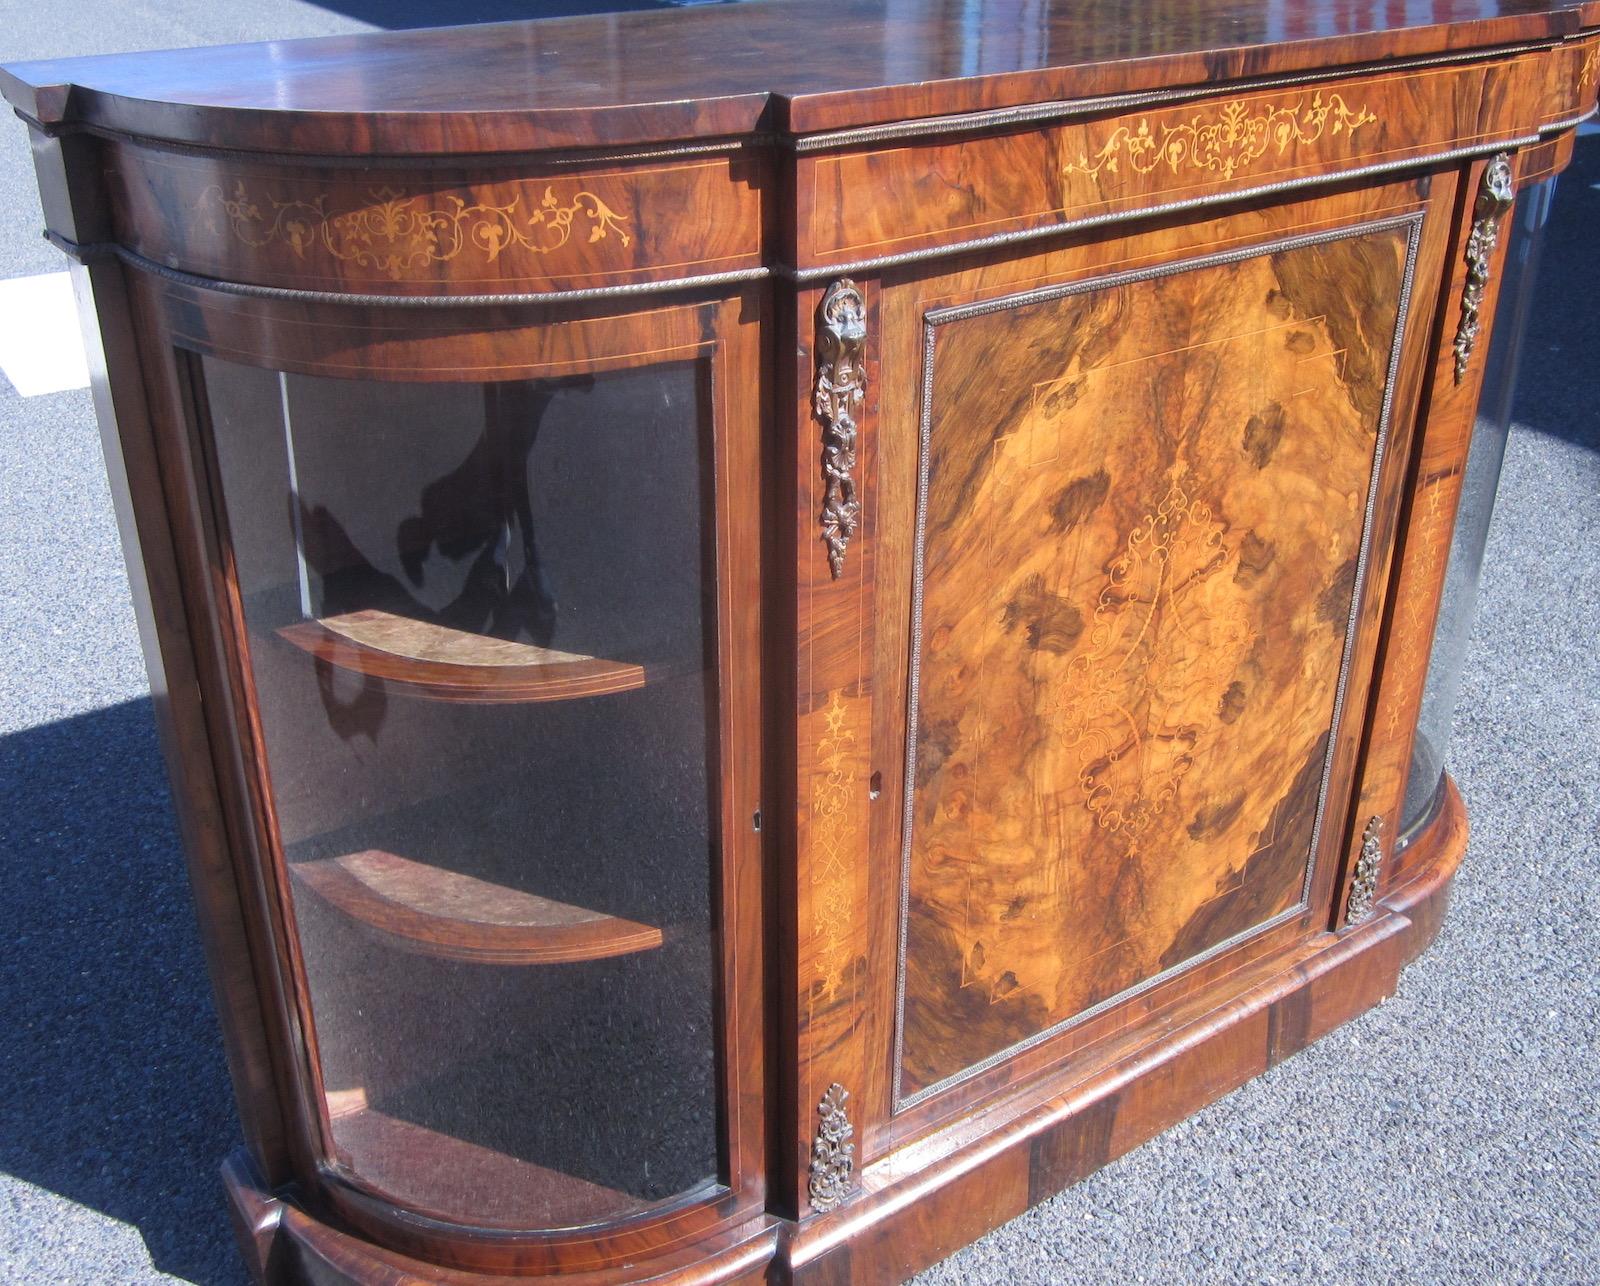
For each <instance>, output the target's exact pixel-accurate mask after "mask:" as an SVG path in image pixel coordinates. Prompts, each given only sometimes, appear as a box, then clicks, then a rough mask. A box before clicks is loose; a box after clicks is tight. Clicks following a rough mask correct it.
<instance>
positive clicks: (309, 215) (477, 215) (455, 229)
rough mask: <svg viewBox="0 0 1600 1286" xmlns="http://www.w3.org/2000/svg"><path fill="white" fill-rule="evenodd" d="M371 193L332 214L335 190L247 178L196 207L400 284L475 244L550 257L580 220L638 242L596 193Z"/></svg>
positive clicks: (213, 222) (242, 231)
mask: <svg viewBox="0 0 1600 1286" xmlns="http://www.w3.org/2000/svg"><path fill="white" fill-rule="evenodd" d="M368 195H369V196H370V198H371V204H370V205H365V206H361V207H359V208H357V209H353V210H343V211H331V210H329V208H328V202H329V198H328V196H327V194H326V193H324V194H322V195H319V196H317V197H315V198H314V199H312V200H309V201H303V200H299V199H293V200H288V201H280V200H278V199H277V198H276V197H273V196H270V195H267V196H258V195H256V194H254V193H252V192H251V191H250V190H249V189H248V188H247V187H246V186H245V184H244V181H243V180H239V181H236V182H235V183H234V185H233V191H232V194H231V195H230V194H228V193H225V192H224V191H223V190H222V188H221V187H219V186H218V185H216V184H212V185H211V186H210V187H208V188H206V190H205V191H204V192H202V193H201V194H200V200H199V202H198V203H197V205H196V210H197V212H198V213H199V214H200V215H201V217H202V218H204V219H206V220H207V221H208V223H209V226H210V227H211V228H212V230H213V231H216V232H220V231H221V230H222V223H221V222H220V220H225V221H226V226H227V229H228V231H230V232H231V233H232V234H233V237H234V239H235V240H237V241H239V242H241V243H242V244H244V245H247V246H250V247H252V248H255V249H262V248H265V247H267V246H273V245H283V246H287V247H288V248H289V249H290V250H291V251H292V252H293V253H294V255H295V256H296V257H297V258H300V259H304V258H305V257H306V252H307V251H308V250H313V249H318V248H320V249H321V250H324V251H326V252H327V253H328V254H330V255H332V256H333V257H334V258H335V259H337V260H339V261H340V262H342V263H354V264H359V265H360V266H361V267H364V268H374V269H376V270H377V271H379V272H382V273H385V274H387V275H388V276H389V277H390V278H392V279H393V280H396V281H398V280H399V279H400V278H401V277H402V276H403V275H404V273H405V272H406V271H407V270H408V269H411V268H417V267H421V266H423V265H425V264H430V263H445V262H448V261H449V260H451V259H454V258H455V257H456V256H457V255H459V254H460V253H461V252H462V251H463V250H465V249H466V248H468V247H469V246H470V247H473V248H474V249H477V250H481V251H482V252H483V253H484V255H485V256H486V258H487V259H488V261H489V262H490V263H493V262H494V261H495V260H496V259H497V258H499V256H500V253H501V251H503V250H505V249H507V248H508V247H511V246H516V247H518V248H520V249H522V250H527V251H530V252H532V253H533V254H539V255H544V254H549V253H550V252H551V251H553V250H559V249H560V248H561V247H562V246H564V245H566V244H567V242H568V241H570V240H571V239H572V235H573V225H574V223H578V222H579V221H580V220H581V221H582V222H581V223H580V224H579V226H583V225H585V224H586V225H587V226H588V229H589V235H588V238H587V239H588V241H589V242H591V243H593V242H596V241H603V240H605V239H606V238H607V237H609V236H612V235H615V236H616V237H617V238H618V240H620V241H621V242H622V244H623V245H624V246H626V245H629V244H630V243H631V241H632V238H631V237H629V235H628V233H627V231H626V230H625V229H624V228H623V226H622V225H623V223H624V222H625V221H626V220H625V218H624V216H623V215H620V214H618V213H617V212H616V211H615V210H613V209H612V208H611V207H610V206H608V205H607V204H606V203H605V202H604V201H602V200H601V199H600V198H599V197H597V196H596V195H595V194H594V193H593V192H576V193H573V194H572V195H571V196H569V197H559V196H557V195H556V190H555V188H554V187H546V188H545V190H544V196H543V198H542V199H541V200H540V202H539V204H538V205H537V206H535V207H534V208H533V209H532V210H531V211H528V212H527V213H523V212H522V211H521V209H520V206H521V198H520V197H515V198H513V199H512V200H511V201H509V202H508V203H507V204H505V205H482V204H468V203H467V202H466V201H463V200H462V199H461V198H460V197H458V196H455V195H453V194H450V193H446V194H445V195H444V197H443V198H442V200H443V204H442V205H429V204H426V203H425V202H424V199H423V198H421V197H416V196H406V195H405V194H403V193H401V192H397V191H395V190H394V189H393V188H390V187H380V188H374V189H373V190H372V191H371V192H370V193H369V194H368Z"/></svg>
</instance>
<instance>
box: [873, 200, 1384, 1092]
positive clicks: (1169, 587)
mask: <svg viewBox="0 0 1600 1286" xmlns="http://www.w3.org/2000/svg"><path fill="white" fill-rule="evenodd" d="M1408 226H1409V225H1390V226H1387V227H1383V228H1381V229H1377V230H1372V231H1365V232H1357V233H1355V234H1352V235H1344V236H1338V237H1335V238H1333V239H1330V240H1326V241H1323V242H1321V243H1320V244H1309V245H1308V244H1301V245H1297V246H1292V247H1291V248H1286V249H1281V250H1278V251H1275V252H1271V253H1262V254H1259V255H1252V256H1250V257H1248V258H1245V259H1243V260H1242V261H1239V262H1233V263H1221V264H1212V265H1209V266H1202V267H1195V268H1190V269H1187V270H1178V271H1171V272H1168V273H1165V274H1164V275H1161V276H1158V277H1155V278H1153V279H1150V280H1134V281H1127V282H1122V283H1116V282H1113V283H1112V284H1107V285H1104V286H1100V287H1097V288H1087V289H1081V288H1079V289H1074V290H1073V292H1072V293H1069V294H1059V293H1058V294H1057V296H1056V297H1053V298H1052V297H1049V292H1046V297H1045V298H1043V299H1033V298H1030V297H1029V296H1026V295H1024V296H1021V297H1019V298H1017V299H1016V300H1015V301H1011V302H1009V303H1008V302H1006V301H1001V302H1000V303H997V304H989V305H983V306H980V307H979V308H977V309H953V310H947V311H946V312H945V313H942V314H941V313H934V314H932V315H931V317H930V334H929V340H928V342H929V346H930V359H929V361H930V370H931V388H930V389H929V390H928V391H927V393H926V396H927V398H928V405H929V407H930V414H929V417H928V421H927V424H926V427H925V432H926V481H925V484H924V489H923V495H922V515H921V521H922V524H923V526H924V528H925V538H924V542H923V545H922V548H921V551H920V559H921V574H922V599H921V619H920V631H919V637H918V640H917V643H916V650H917V656H918V660H919V663H920V673H919V676H918V678H917V680H916V682H915V689H914V690H915V693H916V696H915V700H916V733H915V744H914V750H913V758H912V761H911V767H910V771H909V773H908V777H909V780H910V781H911V782H912V789H911V792H910V798H909V804H908V812H907V818H906V831H907V836H908V838H907V841H906V842H907V875H908V910H907V918H906V922H905V928H904V932H905V935H906V941H905V964H904V969H905V980H904V988H905V997H904V1010H903V1016H902V1035H901V1051H902V1060H901V1071H900V1084H899V1090H900V1093H901V1094H902V1095H903V1096H906V1097H915V1096H916V1095H918V1094H920V1093H924V1092H926V1091H927V1090H928V1089H929V1088H930V1087H932V1086H935V1085H937V1084H939V1083H941V1082H943V1081H945V1080H947V1079H949V1078H950V1077H953V1076H957V1075H959V1074H960V1073H961V1072H962V1071H963V1070H964V1069H967V1068H969V1067H971V1066H973V1065H974V1064H977V1063H980V1062H982V1061H983V1060H984V1059H986V1058H989V1057H991V1056H993V1055H995V1054H997V1053H999V1052H1000V1051H1002V1050H1004V1049H1006V1048H1007V1047H1009V1046H1012V1045H1015V1044H1017V1043H1018V1042H1021V1041H1024V1040H1027V1039H1029V1038H1030V1037H1033V1036H1036V1035H1038V1034H1039V1033H1041V1032H1044V1031H1046V1030H1049V1029H1050V1028H1052V1027H1054V1026H1056V1025H1058V1024H1060V1023H1061V1022H1063V1021H1064V1020H1067V1019H1070V1018H1072V1017H1073V1016H1075V1015H1079V1014H1081V1013H1083V1012H1084V1011H1085V1010H1087V1009H1090V1008H1092V1007H1093V1006H1095V1005H1097V1004H1100V1003H1101V1002H1103V1001H1106V1000H1108V999H1110V998H1111V997H1114V996H1116V995H1118V994H1119V993H1122V992H1124V991H1126V990H1127V989H1128V988H1130V987H1133V986H1135V985H1137V984H1139V983H1142V982H1145V981H1147V980H1149V979H1151V978H1153V977H1155V976H1157V975H1159V974H1161V973H1163V972H1164V971H1166V970H1169V969H1173V968H1175V967H1178V966H1180V965H1183V964H1184V963H1186V962H1188V961H1190V960H1192V959H1194V958H1195V957H1196V956H1199V955H1201V954H1203V953H1205V952H1207V951H1208V950H1210V949H1212V948H1214V947H1216V946H1218V945H1219V944H1221V943H1224V942H1226V941H1228V940H1230V939H1232V938H1235V937H1236V936H1237V935H1239V934H1241V933H1244V932H1247V931H1249V930H1251V929H1253V928H1256V927H1259V926H1261V925H1264V924H1266V923H1267V922H1269V921H1271V920H1273V919H1274V918H1275V917H1277V916H1279V915H1281V914H1283V913H1284V912H1286V911H1290V910H1291V909H1293V908H1296V907H1297V906H1298V905H1299V903H1300V900H1301V898H1302V896H1303V890H1304V888H1305V885H1306V877H1307V863H1308V859H1309V855H1310V852H1311V844H1312V836H1313V829H1314V826H1315V824H1316V821H1317V817H1318V810H1319V802H1320V793H1321V788H1322V783H1323V777H1324V772H1325V765H1326V760H1327V749H1328V741H1329V734H1330V731H1331V724H1332V720H1333V716H1334V701H1335V695H1336V689H1337V686H1338V683H1339V679H1340V670H1341V662H1342V658H1343V656H1344V652H1345V644H1346V637H1347V632H1348V630H1349V626H1350V620H1351V612H1352V599H1353V595H1354V592H1355V589H1356V577H1357V566H1358V558H1359V556H1360V553H1361V548H1362V537H1363V531H1364V525H1365V517H1366V509H1367V501H1368V492H1369V487H1370V485H1371V482H1372V474H1373V468H1374V453H1375V448H1376V446H1377V442H1378V433H1379V428H1380V416H1381V413H1382V409H1383V405H1384V392H1385V387H1386V379H1387V371H1388V366H1389V362H1390V355H1391V352H1392V350H1393V346H1394V343H1395V340H1396V335H1395V322H1396V317H1397V314H1398V307H1399V303H1400V299H1401V291H1402V282H1403V278H1404V274H1405V270H1406V261H1407V253H1408V246H1409V237H1408V235H1407V227H1408ZM1353 283H1359V289H1355V288H1352V285H1353Z"/></svg>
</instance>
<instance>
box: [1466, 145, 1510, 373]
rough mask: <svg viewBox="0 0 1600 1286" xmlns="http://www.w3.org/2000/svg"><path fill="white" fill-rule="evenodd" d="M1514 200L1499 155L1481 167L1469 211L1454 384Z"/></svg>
mask: <svg viewBox="0 0 1600 1286" xmlns="http://www.w3.org/2000/svg"><path fill="white" fill-rule="evenodd" d="M1515 200H1516V188H1515V185H1514V181H1513V178H1512V173H1511V158H1510V157H1509V156H1508V155H1506V153H1504V152H1501V153H1500V154H1499V155H1498V156H1496V157H1495V158H1494V159H1493V160H1491V161H1490V162H1489V164H1487V165H1486V166H1484V167H1483V177H1482V178H1481V179H1480V180H1479V181H1478V199H1477V201H1476V203H1475V204H1474V205H1473V209H1472V215H1473V218H1472V232H1471V233H1470V234H1469V235H1468V237H1467V284H1466V287H1465V288H1464V289H1463V290H1462V292H1461V324H1460V325H1459V326H1457V327H1456V343H1455V350H1456V383H1457V384H1459V383H1461V381H1462V380H1463V379H1465V378H1466V374H1467V366H1468V364H1469V363H1470V362H1471V360H1472V350H1473V348H1474V347H1475V346H1476V345H1477V342H1478V332H1479V330H1480V329H1481V327H1482V324H1481V322H1480V320H1479V316H1478V314H1479V313H1480V312H1481V311H1482V309H1483V296H1484V292H1485V291H1487V290H1488V288H1489V261H1490V260H1491V259H1493V258H1494V251H1495V247H1496V246H1497V245H1499V244H1500V220H1501V219H1502V218H1503V217H1504V216H1505V213H1506V211H1507V210H1509V209H1510V208H1511V205H1512V202H1513V201H1515Z"/></svg>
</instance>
